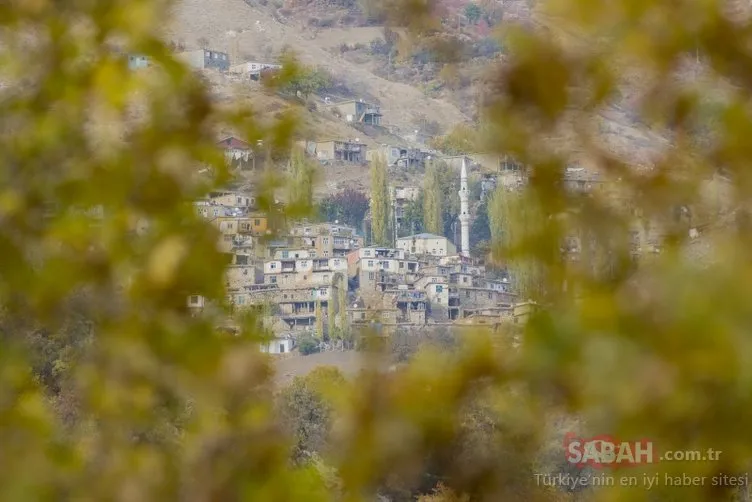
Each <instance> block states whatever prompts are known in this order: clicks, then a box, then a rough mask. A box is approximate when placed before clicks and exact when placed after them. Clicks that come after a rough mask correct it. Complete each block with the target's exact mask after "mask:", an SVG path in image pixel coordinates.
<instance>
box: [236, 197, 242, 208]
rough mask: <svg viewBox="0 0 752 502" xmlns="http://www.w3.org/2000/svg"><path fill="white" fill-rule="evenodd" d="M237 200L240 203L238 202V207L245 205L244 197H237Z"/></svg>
mask: <svg viewBox="0 0 752 502" xmlns="http://www.w3.org/2000/svg"><path fill="white" fill-rule="evenodd" d="M235 199H236V200H237V201H238V202H237V204H238V206H239V205H240V204H242V203H243V198H242V197H236V198H235Z"/></svg>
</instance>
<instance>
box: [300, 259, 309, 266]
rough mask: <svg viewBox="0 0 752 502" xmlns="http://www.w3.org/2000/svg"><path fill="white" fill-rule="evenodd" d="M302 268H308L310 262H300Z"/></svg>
mask: <svg viewBox="0 0 752 502" xmlns="http://www.w3.org/2000/svg"><path fill="white" fill-rule="evenodd" d="M300 266H301V267H307V266H308V260H300Z"/></svg>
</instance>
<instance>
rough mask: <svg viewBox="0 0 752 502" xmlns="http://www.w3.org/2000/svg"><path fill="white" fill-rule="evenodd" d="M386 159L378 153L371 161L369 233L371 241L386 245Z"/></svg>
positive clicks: (387, 230)
mask: <svg viewBox="0 0 752 502" xmlns="http://www.w3.org/2000/svg"><path fill="white" fill-rule="evenodd" d="M387 183H388V181H387V167H386V160H385V159H384V157H383V156H381V155H379V156H377V157H376V158H375V159H374V160H372V161H371V233H372V240H373V243H374V244H376V245H379V246H388V245H389V244H390V241H389V226H390V220H391V218H390V211H389V206H390V204H389V186H388V184H387Z"/></svg>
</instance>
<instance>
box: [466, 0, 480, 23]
mask: <svg viewBox="0 0 752 502" xmlns="http://www.w3.org/2000/svg"><path fill="white" fill-rule="evenodd" d="M482 15H483V11H482V10H481V8H480V6H479V5H478V4H477V3H475V2H470V3H469V4H467V5H465V17H466V18H467V20H468V21H469V22H470V24H477V23H478V21H480V18H481V16H482Z"/></svg>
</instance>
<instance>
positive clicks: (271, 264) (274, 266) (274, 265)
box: [269, 263, 277, 270]
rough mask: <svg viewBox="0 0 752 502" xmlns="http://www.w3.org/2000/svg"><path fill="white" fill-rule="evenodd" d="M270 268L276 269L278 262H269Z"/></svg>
mask: <svg viewBox="0 0 752 502" xmlns="http://www.w3.org/2000/svg"><path fill="white" fill-rule="evenodd" d="M269 268H270V269H272V270H274V269H275V268H277V264H276V263H270V264H269Z"/></svg>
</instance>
